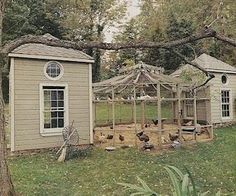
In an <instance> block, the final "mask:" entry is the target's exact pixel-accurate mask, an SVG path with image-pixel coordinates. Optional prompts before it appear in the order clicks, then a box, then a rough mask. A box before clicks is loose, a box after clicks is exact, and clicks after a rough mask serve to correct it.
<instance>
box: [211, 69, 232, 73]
mask: <svg viewBox="0 0 236 196" xmlns="http://www.w3.org/2000/svg"><path fill="white" fill-rule="evenodd" d="M206 70H207V71H208V72H215V73H231V74H236V71H232V70H217V69H206Z"/></svg>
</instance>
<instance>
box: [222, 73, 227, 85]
mask: <svg viewBox="0 0 236 196" xmlns="http://www.w3.org/2000/svg"><path fill="white" fill-rule="evenodd" d="M221 82H222V84H227V82H228V77H227V75H225V74H224V75H222V76H221Z"/></svg>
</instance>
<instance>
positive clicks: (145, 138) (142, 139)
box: [136, 131, 149, 142]
mask: <svg viewBox="0 0 236 196" xmlns="http://www.w3.org/2000/svg"><path fill="white" fill-rule="evenodd" d="M136 136H137V137H138V138H139V140H140V141H144V142H148V141H149V137H148V135H146V134H144V131H141V132H139V133H137V134H136Z"/></svg>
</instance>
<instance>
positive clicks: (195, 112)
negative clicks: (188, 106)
mask: <svg viewBox="0 0 236 196" xmlns="http://www.w3.org/2000/svg"><path fill="white" fill-rule="evenodd" d="M196 94H197V92H196V90H194V91H193V119H194V128H195V133H194V139H195V140H196V139H197V137H196V135H197V134H196V131H197V95H196Z"/></svg>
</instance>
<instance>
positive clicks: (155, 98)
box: [93, 63, 213, 150]
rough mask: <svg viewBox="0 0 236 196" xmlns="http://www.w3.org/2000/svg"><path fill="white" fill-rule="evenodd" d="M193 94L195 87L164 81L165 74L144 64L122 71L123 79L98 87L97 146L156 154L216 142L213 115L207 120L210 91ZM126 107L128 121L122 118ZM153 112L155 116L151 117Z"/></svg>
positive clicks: (175, 80) (95, 87)
mask: <svg viewBox="0 0 236 196" xmlns="http://www.w3.org/2000/svg"><path fill="white" fill-rule="evenodd" d="M192 89H193V87H192V86H191V85H190V84H188V85H186V84H185V83H183V81H182V80H180V79H178V78H173V77H171V76H169V75H164V74H163V69H162V68H159V67H154V66H151V65H147V64H144V63H139V64H137V65H135V66H133V67H128V68H124V69H120V71H119V75H118V76H115V77H113V78H111V79H108V80H105V81H102V82H98V83H94V84H93V95H94V99H93V115H94V143H95V144H97V145H99V146H101V147H102V148H107V147H110V146H112V147H121V148H126V147H131V146H136V147H140V148H142V149H145V150H152V149H160V148H163V147H174V148H177V147H179V146H180V145H182V144H183V143H186V142H189V141H190V142H191V141H204V140H210V139H212V138H213V127H212V125H211V124H210V122H209V120H208V119H207V118H206V117H207V115H205V117H202V115H201V113H204V112H205V113H207V108H208V107H209V104H210V98H209V97H207V96H208V95H207V87H205V86H204V87H201V88H200V89H198V90H192ZM99 105H100V106H101V105H103V106H104V107H105V108H104V107H103V110H102V112H103V113H104V114H103V116H107V119H105V120H104V119H103V121H101V120H99V117H100V116H99V115H98V111H97V108H98V107H99ZM202 106H204V107H202ZM121 107H122V108H125V113H126V116H127V115H128V119H124V116H125V115H124V113H123V114H121V113H120V114H119V111H120V110H121ZM150 107H152V108H154V113H153V111H152V112H150V111H149V114H148V115H147V109H148V108H149V109H150ZM198 107H199V108H200V109H198ZM163 109H165V110H166V111H167V113H168V115H167V114H165V113H166V112H165V113H164V110H163ZM152 110H153V109H152ZM204 110H205V111H204ZM137 111H139V112H137ZM128 113H129V114H130V115H129V114H128ZM150 113H151V114H150ZM100 115H102V113H101V111H100ZM122 115H123V116H122ZM198 117H199V118H198Z"/></svg>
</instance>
